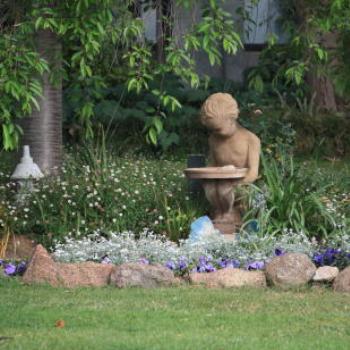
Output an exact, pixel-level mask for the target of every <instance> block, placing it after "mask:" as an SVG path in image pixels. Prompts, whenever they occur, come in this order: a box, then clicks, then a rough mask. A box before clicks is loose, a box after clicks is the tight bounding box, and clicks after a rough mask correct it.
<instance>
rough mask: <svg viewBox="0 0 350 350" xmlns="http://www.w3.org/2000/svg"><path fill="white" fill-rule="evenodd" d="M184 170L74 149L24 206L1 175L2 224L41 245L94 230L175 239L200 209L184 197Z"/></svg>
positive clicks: (178, 165) (175, 164) (173, 164)
mask: <svg viewBox="0 0 350 350" xmlns="http://www.w3.org/2000/svg"><path fill="white" fill-rule="evenodd" d="M75 152H77V153H75ZM184 167H185V166H184V164H182V163H181V162H170V161H161V166H160V164H158V162H157V161H148V160H146V159H142V158H138V159H136V158H135V157H132V156H129V157H127V158H116V157H113V156H112V154H111V153H110V152H107V151H106V150H105V148H104V147H98V146H96V145H95V147H92V146H89V147H87V148H86V149H85V150H83V149H80V150H75V151H74V152H70V153H69V154H67V156H66V160H65V164H64V166H63V167H62V170H61V175H60V176H58V177H46V178H44V179H42V180H40V182H38V183H37V184H36V185H35V187H36V190H35V192H33V193H32V194H31V195H29V196H28V197H27V198H26V200H25V202H24V203H19V202H16V199H15V189H16V185H15V183H13V182H11V181H9V176H8V175H7V174H3V173H1V174H0V183H2V185H1V186H0V198H1V202H0V205H1V206H2V207H3V209H4V213H3V217H4V219H3V221H4V222H5V220H6V222H7V224H8V225H9V226H10V228H11V230H12V231H14V232H16V233H25V234H30V233H31V234H34V235H36V236H37V237H36V238H37V239H38V240H39V241H41V242H44V243H45V244H46V245H50V244H51V242H52V239H54V238H56V239H63V238H64V237H65V236H67V235H69V234H71V235H73V236H83V235H86V234H88V233H91V232H92V231H94V230H96V229H106V230H114V231H118V232H121V231H124V230H133V231H135V232H139V231H142V230H143V229H144V228H145V227H148V228H149V229H152V230H154V231H155V232H158V233H165V234H167V235H168V236H169V237H170V238H171V239H173V240H176V239H179V238H181V237H183V236H184V235H185V234H186V229H187V227H188V226H189V224H190V222H191V221H192V220H193V219H194V218H195V217H197V216H200V215H202V212H201V210H202V209H201V206H200V205H199V206H198V205H196V203H194V202H192V201H191V200H190V199H189V197H188V196H187V181H186V180H185V179H184V175H183V173H182V170H183V168H184ZM0 224H1V222H0Z"/></svg>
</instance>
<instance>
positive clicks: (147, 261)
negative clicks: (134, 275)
mask: <svg viewBox="0 0 350 350" xmlns="http://www.w3.org/2000/svg"><path fill="white" fill-rule="evenodd" d="M139 263H140V264H145V265H149V260H148V259H146V258H141V259H140V260H139Z"/></svg>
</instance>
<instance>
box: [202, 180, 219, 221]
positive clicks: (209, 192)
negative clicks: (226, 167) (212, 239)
mask: <svg viewBox="0 0 350 350" xmlns="http://www.w3.org/2000/svg"><path fill="white" fill-rule="evenodd" d="M202 184H203V188H204V192H205V196H206V197H207V199H208V202H209V203H210V206H211V209H212V213H211V216H212V219H213V220H217V219H220V218H221V216H222V215H223V213H224V208H223V207H222V201H221V200H220V197H219V193H218V187H219V185H218V181H217V180H202Z"/></svg>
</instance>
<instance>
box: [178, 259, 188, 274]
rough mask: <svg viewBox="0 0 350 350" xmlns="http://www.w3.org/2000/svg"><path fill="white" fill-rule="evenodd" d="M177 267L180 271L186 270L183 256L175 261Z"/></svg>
mask: <svg viewBox="0 0 350 350" xmlns="http://www.w3.org/2000/svg"><path fill="white" fill-rule="evenodd" d="M177 267H178V268H179V270H180V271H183V270H186V269H187V262H186V260H185V259H184V258H180V260H179V261H178V263H177Z"/></svg>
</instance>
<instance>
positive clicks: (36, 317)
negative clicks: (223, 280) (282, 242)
mask: <svg viewBox="0 0 350 350" xmlns="http://www.w3.org/2000/svg"><path fill="white" fill-rule="evenodd" d="M0 293H1V296H2V299H1V304H0V315H1V317H0V348H1V349H26V350H30V349H36V350H37V349H50V350H53V349H84V350H86V349H113V350H115V349H191V350H192V349H254V350H255V349H270V350H271V349H312V348H315V349H316V348H317V349H318V350H320V349H327V350H329V349H337V350H339V349H349V344H350V303H349V300H350V299H349V295H345V294H338V293H333V292H332V291H331V290H326V289H319V290H315V289H304V290H299V291H289V292H283V291H276V290H271V289H266V290H252V289H240V290H215V289H211V290H206V289H202V288H191V287H188V288H173V289H157V290H142V289H127V290H117V289H114V288H112V287H110V288H103V289H89V288H87V289H74V290H66V289H53V288H50V287H48V286H37V287H28V286H23V285H21V284H20V283H19V282H18V281H16V280H9V279H4V278H0ZM57 320H64V322H65V327H64V328H56V327H55V323H56V321H57ZM3 337H8V338H3Z"/></svg>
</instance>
